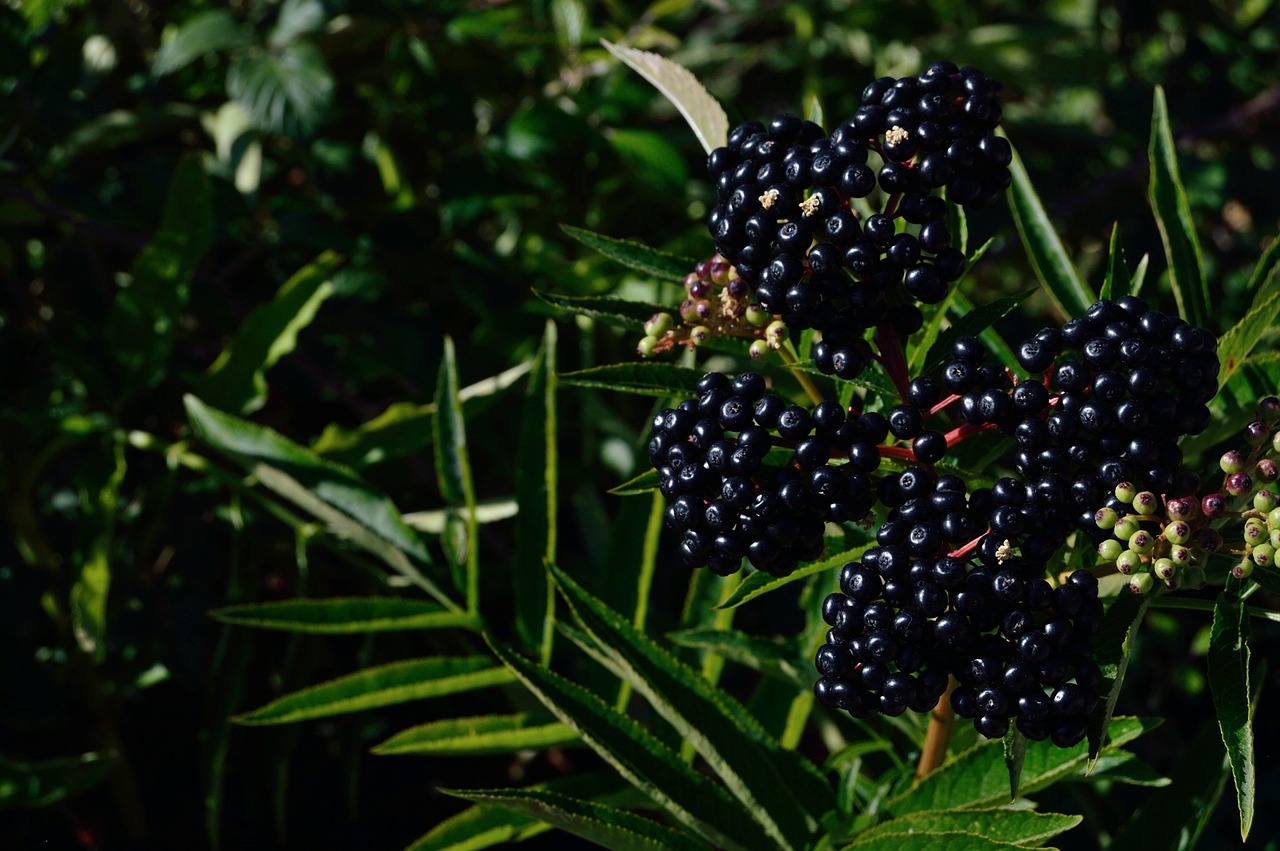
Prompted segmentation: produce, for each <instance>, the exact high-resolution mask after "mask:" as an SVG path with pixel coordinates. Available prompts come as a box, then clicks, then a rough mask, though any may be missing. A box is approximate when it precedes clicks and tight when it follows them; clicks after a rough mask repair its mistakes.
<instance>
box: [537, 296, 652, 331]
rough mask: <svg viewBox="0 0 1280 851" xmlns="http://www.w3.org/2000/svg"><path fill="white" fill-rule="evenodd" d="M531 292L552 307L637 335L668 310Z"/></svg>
mask: <svg viewBox="0 0 1280 851" xmlns="http://www.w3.org/2000/svg"><path fill="white" fill-rule="evenodd" d="M532 292H533V294H534V296H536V297H537V298H539V299H541V300H542V301H544V302H546V303H547V304H549V305H552V306H553V307H558V308H560V309H561V310H568V311H570V312H572V313H579V314H582V315H583V316H590V317H591V318H593V319H599V320H601V321H604V322H608V323H609V324H610V325H616V326H618V327H620V328H628V329H631V330H632V331H635V332H639V330H640V327H641V326H642V325H643V324H644V323H645V322H646V321H648V319H649V317H651V316H653V314H655V313H661V312H663V311H665V310H667V308H666V307H664V306H662V305H660V304H650V303H648V302H643V301H628V300H626V299H621V298H615V297H613V296H607V295H587V296H573V295H562V294H560V293H550V292H546V291H545V290H536V289H535V290H533V291H532Z"/></svg>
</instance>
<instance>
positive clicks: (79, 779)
mask: <svg viewBox="0 0 1280 851" xmlns="http://www.w3.org/2000/svg"><path fill="white" fill-rule="evenodd" d="M115 764H116V762H115V758H114V757H113V756H112V755H111V754H105V753H96V752H90V753H86V754H82V755H80V756H73V757H61V758H58V759H46V760H41V761H40V762H19V761H18V760H12V759H7V758H5V757H3V756H0V810H5V809H9V808H13V807H43V806H47V805H49V804H53V803H57V802H58V801H61V800H62V799H64V798H67V797H69V796H71V795H74V794H76V793H78V792H83V791H84V790H86V789H90V788H92V787H94V786H96V785H98V784H99V783H101V782H103V781H104V780H106V779H107V776H108V775H109V774H110V773H111V770H112V769H113V768H114V767H115Z"/></svg>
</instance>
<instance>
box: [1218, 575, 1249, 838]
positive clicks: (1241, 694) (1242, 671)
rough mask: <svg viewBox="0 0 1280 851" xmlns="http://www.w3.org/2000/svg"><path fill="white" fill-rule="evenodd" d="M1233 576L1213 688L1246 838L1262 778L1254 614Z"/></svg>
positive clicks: (1222, 598) (1222, 601)
mask: <svg viewBox="0 0 1280 851" xmlns="http://www.w3.org/2000/svg"><path fill="white" fill-rule="evenodd" d="M1238 589H1239V583H1237V582H1235V581H1231V582H1229V583H1228V585H1227V587H1226V588H1225V589H1224V590H1223V592H1222V593H1221V594H1220V595H1219V596H1218V602H1217V604H1216V605H1215V606H1214V609H1213V626H1212V629H1211V631H1210V634H1209V656H1208V663H1209V687H1210V689H1211V690H1212V691H1213V708H1214V710H1215V713H1216V714H1217V716H1218V730H1219V731H1220V732H1221V733H1222V743H1223V744H1224V745H1225V746H1226V749H1227V761H1228V762H1229V763H1230V764H1231V777H1232V780H1234V781H1235V787H1236V804H1237V807H1238V809H1239V811H1240V841H1241V842H1243V841H1245V840H1246V839H1248V838H1249V829H1250V827H1252V825H1253V799H1254V793H1255V786H1256V781H1255V777H1254V767H1253V708H1252V706H1251V705H1250V701H1249V694H1250V689H1249V618H1248V615H1246V614H1245V607H1244V603H1242V602H1241V601H1240V599H1239V596H1238V594H1239V590H1238Z"/></svg>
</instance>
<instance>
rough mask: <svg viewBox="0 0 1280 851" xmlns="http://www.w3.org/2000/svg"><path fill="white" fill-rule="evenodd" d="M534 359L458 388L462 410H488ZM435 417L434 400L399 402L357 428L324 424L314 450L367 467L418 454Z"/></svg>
mask: <svg viewBox="0 0 1280 851" xmlns="http://www.w3.org/2000/svg"><path fill="white" fill-rule="evenodd" d="M532 367H533V361H532V359H530V360H526V361H524V362H522V363H518V364H516V365H515V366H513V367H511V368H510V369H506V370H503V371H502V372H500V373H498V374H497V375H493V376H490V377H489V378H485V379H483V380H481V381H477V382H476V383H475V384H469V385H467V386H466V387H463V388H462V389H461V390H459V391H458V399H459V401H461V402H462V413H463V416H464V417H465V418H470V417H472V416H474V415H476V414H478V413H480V412H482V411H484V410H487V409H488V408H489V407H490V406H491V405H493V404H494V403H495V402H497V400H498V396H499V394H501V393H502V392H503V391H504V390H506V389H507V388H508V387H511V386H512V385H513V384H515V383H516V382H517V381H519V380H520V379H521V378H523V377H524V376H525V375H527V374H528V373H529V370H530V369H531V368H532ZM435 416H436V406H435V404H434V403H431V404H426V405H417V404H413V403H411V402H397V403H395V404H393V405H390V406H389V407H388V408H387V409H386V410H385V411H383V412H382V413H381V414H379V415H378V416H376V417H374V418H373V419H371V420H369V421H368V422H367V423H364V424H362V425H360V426H359V427H357V428H354V429H345V428H342V427H341V426H338V425H334V424H330V425H328V426H325V429H324V431H323V432H321V434H320V437H318V438H316V441H315V443H313V444H312V447H311V448H312V449H314V450H315V451H316V452H317V453H319V454H321V455H324V456H325V457H326V458H328V459H329V460H331V461H336V462H338V463H339V464H346V465H348V466H365V465H369V464H377V463H379V462H382V461H388V460H391V459H393V458H402V457H404V456H406V455H416V454H417V453H419V452H422V451H424V450H425V449H426V448H427V447H429V446H430V445H431V441H432V439H433V437H434V432H435V429H434V427H433V426H432V421H433V420H434V419H435Z"/></svg>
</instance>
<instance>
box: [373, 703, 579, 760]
mask: <svg viewBox="0 0 1280 851" xmlns="http://www.w3.org/2000/svg"><path fill="white" fill-rule="evenodd" d="M577 741H578V734H577V733H575V732H574V731H573V730H572V729H570V728H569V727H567V726H565V725H564V724H561V723H560V722H558V721H548V720H546V719H545V718H536V717H534V716H532V715H529V714H528V713H519V714H516V715H477V716H472V717H467V718H446V719H444V720H442V721H432V722H430V723H428V724H419V725H418V726H416V727H410V728H409V729H408V730H402V731H401V732H399V733H396V734H395V735H394V736H392V737H391V738H389V739H387V740H386V741H385V742H383V743H382V744H380V745H377V746H376V747H374V749H373V752H374V753H376V754H423V755H433V756H457V755H470V756H474V755H477V754H499V753H512V752H514V751H517V750H542V749H544V748H549V747H563V746H566V745H572V744H574V743H576V742H577Z"/></svg>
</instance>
